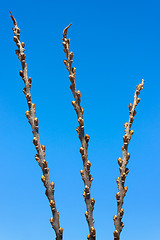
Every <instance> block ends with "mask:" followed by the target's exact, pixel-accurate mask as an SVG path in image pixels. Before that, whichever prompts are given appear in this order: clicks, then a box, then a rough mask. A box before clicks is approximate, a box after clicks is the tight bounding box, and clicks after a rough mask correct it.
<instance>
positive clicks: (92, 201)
mask: <svg viewBox="0 0 160 240" xmlns="http://www.w3.org/2000/svg"><path fill="white" fill-rule="evenodd" d="M94 204H95V200H94V198H91V205H92V207H93V206H94Z"/></svg>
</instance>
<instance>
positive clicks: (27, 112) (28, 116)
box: [25, 110, 30, 120]
mask: <svg viewBox="0 0 160 240" xmlns="http://www.w3.org/2000/svg"><path fill="white" fill-rule="evenodd" d="M25 114H26V117H27V119H28V120H30V112H29V111H28V110H27V111H26V112H25Z"/></svg>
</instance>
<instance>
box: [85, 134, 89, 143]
mask: <svg viewBox="0 0 160 240" xmlns="http://www.w3.org/2000/svg"><path fill="white" fill-rule="evenodd" d="M85 140H86V143H88V142H89V135H88V134H86V136H85Z"/></svg>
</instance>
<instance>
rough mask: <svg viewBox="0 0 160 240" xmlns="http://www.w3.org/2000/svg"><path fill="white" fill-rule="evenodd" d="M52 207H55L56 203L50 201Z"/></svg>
mask: <svg viewBox="0 0 160 240" xmlns="http://www.w3.org/2000/svg"><path fill="white" fill-rule="evenodd" d="M50 206H51V208H54V207H55V202H54V201H53V200H51V201H50Z"/></svg>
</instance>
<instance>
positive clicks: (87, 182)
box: [62, 24, 96, 240]
mask: <svg viewBox="0 0 160 240" xmlns="http://www.w3.org/2000/svg"><path fill="white" fill-rule="evenodd" d="M70 26H71V24H70V25H69V26H68V27H66V28H65V29H64V31H63V39H62V40H63V42H62V44H63V46H64V52H65V54H66V58H67V60H64V64H65V66H66V68H67V70H68V72H69V79H70V81H71V85H70V89H71V91H72V94H73V96H74V101H72V105H73V106H74V109H75V111H76V114H77V118H78V123H79V126H78V127H77V128H76V131H77V133H78V136H79V139H80V141H81V147H80V153H81V156H82V161H83V167H84V169H83V170H81V171H80V173H81V176H82V179H83V181H84V186H85V188H84V192H83V197H84V199H85V203H86V208H87V211H86V212H85V216H86V220H87V222H88V226H89V232H90V235H88V237H87V238H88V239H89V240H95V239H96V230H95V228H94V220H93V209H94V204H95V200H94V198H91V197H90V194H91V193H90V189H91V182H92V180H93V178H92V175H91V174H90V167H91V163H90V161H89V160H88V154H87V149H88V142H89V135H87V134H86V135H85V133H84V120H83V112H84V110H83V108H82V107H81V105H80V102H81V92H80V91H77V90H76V85H75V75H76V68H75V67H72V63H73V52H69V47H70V39H67V30H68V28H69V27H70Z"/></svg>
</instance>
